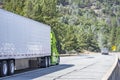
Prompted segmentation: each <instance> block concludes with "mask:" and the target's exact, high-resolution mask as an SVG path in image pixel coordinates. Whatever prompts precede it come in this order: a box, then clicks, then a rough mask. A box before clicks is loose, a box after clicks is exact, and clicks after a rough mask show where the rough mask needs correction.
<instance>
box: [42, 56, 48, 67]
mask: <svg viewBox="0 0 120 80" xmlns="http://www.w3.org/2000/svg"><path fill="white" fill-rule="evenodd" d="M41 67H42V68H46V67H48V58H47V57H43V58H42V60H41Z"/></svg>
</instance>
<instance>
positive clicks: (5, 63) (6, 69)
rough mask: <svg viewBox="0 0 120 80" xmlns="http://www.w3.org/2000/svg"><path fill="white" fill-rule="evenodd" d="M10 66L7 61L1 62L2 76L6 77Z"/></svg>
mask: <svg viewBox="0 0 120 80" xmlns="http://www.w3.org/2000/svg"><path fill="white" fill-rule="evenodd" d="M7 66H8V64H7V61H2V62H1V67H0V76H2V77H3V76H6V75H7V73H8V67H7Z"/></svg>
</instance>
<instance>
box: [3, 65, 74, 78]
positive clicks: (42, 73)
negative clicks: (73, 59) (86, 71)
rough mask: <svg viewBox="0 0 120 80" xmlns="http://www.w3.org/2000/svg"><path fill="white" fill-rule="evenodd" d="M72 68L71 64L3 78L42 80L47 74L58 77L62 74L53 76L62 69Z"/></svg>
mask: <svg viewBox="0 0 120 80" xmlns="http://www.w3.org/2000/svg"><path fill="white" fill-rule="evenodd" d="M73 66H74V65H72V64H60V65H56V66H51V67H48V68H40V69H36V70H32V71H27V72H23V73H19V74H15V75H12V76H10V77H7V78H4V80H35V79H36V78H40V79H37V80H42V79H41V77H44V76H47V75H48V74H51V76H56V77H57V76H58V75H57V74H59V75H63V74H60V73H56V74H55V75H54V72H57V71H61V70H64V69H67V68H70V67H73ZM52 73H53V74H52ZM43 80H44V79H43ZM48 80H49V79H48Z"/></svg>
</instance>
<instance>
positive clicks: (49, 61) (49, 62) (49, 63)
mask: <svg viewBox="0 0 120 80" xmlns="http://www.w3.org/2000/svg"><path fill="white" fill-rule="evenodd" d="M50 65H51V60H50V57H48V67H49V66H50Z"/></svg>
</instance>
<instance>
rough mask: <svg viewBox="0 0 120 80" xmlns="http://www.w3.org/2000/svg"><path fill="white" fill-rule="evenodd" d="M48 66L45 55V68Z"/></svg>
mask: <svg viewBox="0 0 120 80" xmlns="http://www.w3.org/2000/svg"><path fill="white" fill-rule="evenodd" d="M46 67H48V57H45V68H46Z"/></svg>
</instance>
